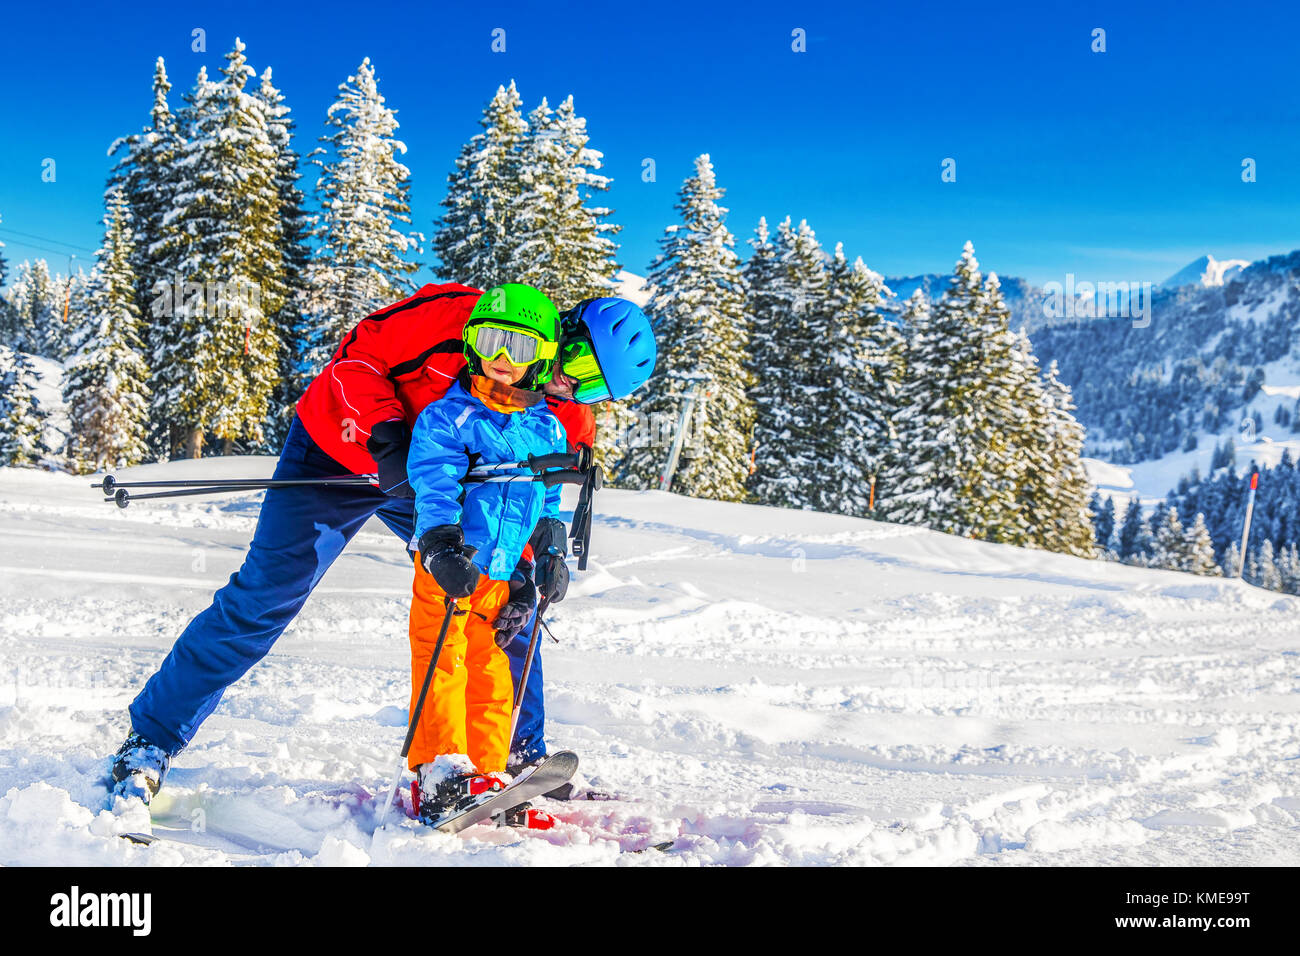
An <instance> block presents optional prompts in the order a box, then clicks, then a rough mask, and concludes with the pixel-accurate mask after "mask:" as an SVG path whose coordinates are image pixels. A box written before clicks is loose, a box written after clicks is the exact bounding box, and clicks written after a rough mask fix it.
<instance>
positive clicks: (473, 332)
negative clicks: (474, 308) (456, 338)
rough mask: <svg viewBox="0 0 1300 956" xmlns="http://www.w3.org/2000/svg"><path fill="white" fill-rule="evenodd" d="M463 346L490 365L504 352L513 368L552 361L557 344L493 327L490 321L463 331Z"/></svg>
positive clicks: (522, 330) (535, 335)
mask: <svg viewBox="0 0 1300 956" xmlns="http://www.w3.org/2000/svg"><path fill="white" fill-rule="evenodd" d="M465 344H466V345H468V346H469V347H470V348H472V349H473V350H474V354H475V355H477V356H478V357H479V358H482V359H486V360H487V361H489V362H491V361H492V360H493V359H495V358H496V357H497V356H498V355H501V354H502V353H504V354H505V357H506V361H507V362H509V363H510V364H511V365H516V366H524V365H532V364H533V363H534V362H537V361H540V360H545V359H553V358H555V354H556V352H557V351H559V345H557V344H556V343H555V342H548V341H547V340H546V339H544V338H542V337H541V336H540V335H538V334H537V333H536V332H530V331H528V330H527V329H517V328H511V327H508V326H503V325H493V324H492V323H490V322H481V323H479V324H477V325H471V326H470V327H469V328H467V329H466V330H465Z"/></svg>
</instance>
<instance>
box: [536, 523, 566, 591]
mask: <svg viewBox="0 0 1300 956" xmlns="http://www.w3.org/2000/svg"><path fill="white" fill-rule="evenodd" d="M528 543H529V544H531V545H532V546H533V557H534V558H535V559H536V561H537V569H536V571H534V572H533V580H534V581H536V582H537V591H538V593H539V594H541V595H542V596H543V597H545V598H546V601H547V603H548V604H558V603H559V602H561V601H563V600H564V595H565V594H566V593H567V592H568V590H569V568H568V565H566V564H565V563H564V556H565V554H566V553H567V546H568V536H567V535H566V534H565V531H564V523H563V522H561V521H558V520H557V519H555V518H543V519H542V520H541V521H539V522H537V527H536V528H534V529H533V535H532V537H531V538H529V541H528Z"/></svg>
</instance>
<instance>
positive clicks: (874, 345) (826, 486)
mask: <svg viewBox="0 0 1300 956" xmlns="http://www.w3.org/2000/svg"><path fill="white" fill-rule="evenodd" d="M827 277H828V291H827V296H828V305H829V319H830V322H831V328H830V337H829V338H828V339H827V341H826V343H825V346H824V347H825V352H824V356H825V363H824V364H823V365H822V366H821V370H822V373H823V375H824V384H825V385H826V393H825V394H826V395H827V396H828V401H827V402H826V404H825V407H824V408H823V413H824V417H823V435H824V437H825V441H826V464H827V466H828V467H824V468H822V469H821V470H820V474H821V481H819V482H818V483H817V484H816V485H814V486H813V489H812V490H813V493H814V496H813V499H812V507H814V508H816V510H818V511H831V512H840V513H843V514H851V515H860V516H865V515H868V514H870V512H871V505H872V498H873V496H872V482H873V481H876V480H878V476H879V475H880V473H881V471H882V469H883V468H884V467H885V465H886V462H888V461H889V460H891V459H892V458H893V457H894V456H895V454H896V448H895V445H896V435H895V433H894V426H893V417H894V412H895V401H896V400H897V390H898V387H899V384H900V383H901V381H902V376H903V349H904V341H903V336H902V334H901V333H900V332H899V330H898V328H897V326H895V325H894V324H893V323H892V322H890V321H887V320H886V319H885V317H884V315H883V314H882V309H881V304H882V302H883V300H884V298H885V296H887V295H889V290H888V289H887V288H886V287H885V283H884V280H883V279H882V278H881V277H880V276H879V275H878V274H876V273H874V272H872V271H871V270H870V269H868V268H867V267H866V265H865V264H864V263H863V262H862V260H861V259H857V260H855V261H854V262H853V263H852V264H850V263H849V261H848V259H847V257H846V256H845V255H844V247H843V244H839V243H837V244H836V246H835V254H834V255H833V256H832V257H831V262H830V266H829V268H828V274H827Z"/></svg>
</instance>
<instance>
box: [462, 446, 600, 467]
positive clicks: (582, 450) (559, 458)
mask: <svg viewBox="0 0 1300 956" xmlns="http://www.w3.org/2000/svg"><path fill="white" fill-rule="evenodd" d="M591 461H592V457H591V447H590V446H589V445H579V446H578V450H577V451H576V452H564V451H557V452H553V453H551V454H548V455H529V456H528V457H527V458H526V459H525V460H523V461H493V462H479V463H478V464H477V465H475V466H474V467H475V468H479V469H493V470H496V469H501V468H527V469H528V470H529V471H532V472H542V471H545V470H546V469H547V468H576V469H577V470H578V471H582V472H586V471H588V470H590V468H591Z"/></svg>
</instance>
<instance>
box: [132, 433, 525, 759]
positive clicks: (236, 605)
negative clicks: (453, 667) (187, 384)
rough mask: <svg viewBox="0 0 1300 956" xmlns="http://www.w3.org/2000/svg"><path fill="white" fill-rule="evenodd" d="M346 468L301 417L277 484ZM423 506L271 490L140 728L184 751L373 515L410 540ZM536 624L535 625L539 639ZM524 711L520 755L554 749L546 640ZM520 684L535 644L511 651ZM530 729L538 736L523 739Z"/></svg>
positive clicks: (159, 682)
mask: <svg viewBox="0 0 1300 956" xmlns="http://www.w3.org/2000/svg"><path fill="white" fill-rule="evenodd" d="M346 473H347V469H346V468H344V467H343V466H342V465H340V464H339V463H338V462H336V461H335V460H334V459H333V458H331V457H329V456H328V455H327V454H325V452H324V451H322V450H321V449H320V447H319V446H318V445H317V444H316V443H315V442H314V441H312V439H311V436H310V435H308V434H307V429H306V428H305V427H303V424H302V422H301V421H299V420H298V419H297V418H295V419H294V421H293V425H292V426H291V427H290V429H289V435H288V437H287V438H286V439H285V443H284V449H283V451H282V452H281V454H280V462H279V464H278V465H277V466H276V469H275V476H274V477H276V478H327V477H333V476H336V475H342V474H346ZM414 505H415V503H414V501H412V500H411V499H409V498H392V497H389V496H388V495H385V494H384V493H383V492H381V491H379V490H378V489H377V488H356V487H352V488H341V487H340V488H331V487H322V486H319V485H317V486H302V487H291V488H271V489H269V490H267V492H266V498H265V499H264V501H263V503H262V510H261V513H260V514H259V515H258V519H257V530H256V531H255V532H254V533H253V541H252V544H250V545H249V548H248V554H247V555H246V556H245V558H244V563H243V565H242V566H241V567H240V569H239V570H238V571H236V572H235V573H234V574H232V575H231V576H230V580H229V582H227V584H226V585H225V587H223V588H221V590H219V591H217V593H216V595H215V596H214V597H213V599H212V604H211V606H209V607H208V608H207V609H206V610H204V611H202V612H200V613H199V614H198V616H196V617H195V618H194V619H193V620H192V621H190V623H189V625H188V626H187V627H186V628H185V630H184V631H183V632H182V633H181V636H180V637H179V638H177V639H176V643H175V644H174V645H173V646H172V649H171V651H170V652H169V653H168V655H167V657H166V659H165V660H164V661H163V662H162V666H161V667H159V668H158V670H157V672H156V673H155V674H154V675H153V676H152V677H150V678H149V680H148V682H147V683H146V684H145V686H144V689H143V690H141V691H140V693H139V695H137V696H136V698H135V700H133V701H132V702H131V706H130V708H129V710H130V713H131V726H132V727H133V728H134V729H135V730H136V731H137V732H138V733H140V734H142V735H144V736H145V737H147V738H148V739H149V740H150V741H152V742H153V743H155V744H156V745H158V746H159V747H162V748H163V749H164V750H166V751H167V752H168V753H170V754H172V755H175V754H177V753H179V752H180V751H181V750H183V749H184V748H185V746H186V745H187V744H189V742H190V740H191V739H193V737H194V734H195V733H196V732H197V731H198V729H199V725H200V724H202V723H203V721H204V720H205V719H206V718H207V716H208V715H209V714H211V713H212V711H213V710H214V709H215V708H216V706H217V704H218V703H219V702H220V701H221V695H222V694H223V693H224V692H225V690H226V688H227V687H229V686H230V685H231V684H233V683H234V682H235V681H237V680H239V678H241V677H243V676H244V674H245V673H246V672H247V671H248V669H249V668H251V667H252V666H253V665H254V664H256V663H257V662H258V661H260V660H261V659H262V658H263V657H265V656H266V654H267V653H268V652H269V651H270V650H271V647H272V646H273V645H274V644H275V641H276V639H277V638H278V637H279V636H280V635H281V634H282V633H283V632H284V629H285V628H286V627H288V626H289V622H291V621H292V620H293V619H294V618H295V617H296V616H297V614H298V612H299V611H300V610H301V609H302V606H303V604H304V603H306V601H307V596H308V595H309V594H311V592H312V589H313V588H315V586H316V584H317V582H319V581H320V579H321V578H322V577H323V576H324V575H325V572H326V571H327V570H329V567H330V565H331V564H333V563H334V561H335V559H337V558H338V556H339V555H340V554H342V553H343V549H344V547H346V546H347V543H348V542H349V541H350V540H351V539H352V537H353V536H354V535H355V534H356V533H357V532H358V531H359V530H361V527H362V525H364V524H365V523H366V521H367V520H369V518H370V517H371V516H372V515H373V516H377V517H378V518H379V519H380V520H381V521H383V522H384V524H386V525H387V526H388V527H389V528H391V529H392V530H393V533H394V534H396V535H397V536H398V538H400V539H401V541H402V544H403V546H406V545H408V544H409V542H410V540H411V537H412V535H414V533H415V510H414ZM531 626H532V625H531V623H530V624H529V628H530V630H529V631H528V632H527V633H531ZM538 651H539V655H538V659H537V660H535V661H534V663H533V676H532V678H531V679H530V680H529V687H528V689H527V691H526V692H525V695H524V702H523V707H522V708H521V711H520V715H519V736H517V738H516V739H517V740H522V741H523V743H524V744H525V746H524V747H520V748H516V747H515V746H513V745H512V747H511V749H512V751H514V750H516V749H518V750H519V752H521V753H532V754H537V753H545V752H546V748H545V744H544V743H543V742H542V728H543V722H544V715H543V711H542V692H541V678H542V674H541V661H540V644H539V648H538ZM508 653H509V656H510V667H511V673H512V675H513V676H514V679H515V684H516V686H518V682H519V675H520V672H521V671H522V670H523V662H524V657H525V656H526V653H527V641H526V640H523V641H520V640H516V641H514V642H512V644H511V646H510V648H509V649H508ZM525 730H527V733H528V734H529V735H530V736H528V737H527V738H523V736H522V735H523V734H524V732H525Z"/></svg>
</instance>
